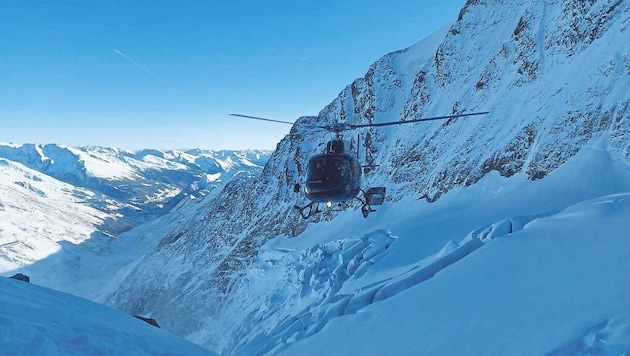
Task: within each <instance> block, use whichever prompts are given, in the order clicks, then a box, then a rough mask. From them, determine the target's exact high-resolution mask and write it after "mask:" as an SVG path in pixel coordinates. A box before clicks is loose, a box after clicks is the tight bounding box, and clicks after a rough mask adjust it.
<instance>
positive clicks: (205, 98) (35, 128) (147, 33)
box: [0, 0, 465, 149]
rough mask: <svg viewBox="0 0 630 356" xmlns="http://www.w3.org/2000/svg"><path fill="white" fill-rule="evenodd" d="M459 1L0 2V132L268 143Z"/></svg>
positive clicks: (60, 138) (129, 141)
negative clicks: (257, 118) (258, 119)
mask: <svg viewBox="0 0 630 356" xmlns="http://www.w3.org/2000/svg"><path fill="white" fill-rule="evenodd" d="M464 3H465V0H443V1H433V0H424V1H423V0H390V1H372V0H344V1H339V0H336V1H331V0H319V1H301V2H299V1H287V0H269V1H264V2H263V1H256V2H254V1H244V0H231V1H228V0H225V1H210V0H207V1H202V0H189V1H174V0H173V1H159V0H151V1H149V0H134V1H129V0H108V1H82V0H72V1H70V0H58V1H45V0H33V1H23V0H2V1H1V2H0V33H1V34H2V35H1V36H0V53H1V55H0V83H1V85H0V127H2V129H1V130H0V141H2V142H14V143H61V144H67V145H100V146H114V147H121V148H127V149H140V148H160V149H168V148H208V149H243V148H265V149H273V148H275V145H276V143H277V142H278V141H279V140H280V139H281V138H282V137H283V136H284V135H285V134H286V133H288V131H289V128H290V127H289V126H288V125H286V126H284V125H281V124H272V123H266V122H256V121H249V120H245V119H239V118H234V117H230V116H228V114H230V113H241V114H246V115H254V116H263V117H269V118H274V119H278V120H285V121H295V119H297V118H298V117H299V116H302V115H316V114H317V113H318V112H319V111H320V110H321V109H322V108H323V107H324V106H325V105H326V104H328V103H330V102H331V101H332V100H333V99H334V98H335V97H336V96H337V94H339V92H340V91H341V90H342V89H343V88H344V87H345V86H346V85H348V84H350V83H351V82H352V81H353V80H354V79H356V78H359V77H362V76H363V75H364V74H365V73H366V72H367V69H368V67H369V66H370V64H372V63H373V62H375V61H376V60H378V59H379V58H380V57H382V56H383V55H384V54H386V53H388V52H391V51H395V50H399V49H403V48H406V47H408V46H410V45H412V44H414V43H416V42H418V41H420V40H421V39H423V38H424V37H426V36H428V35H429V34H431V33H432V32H434V31H435V30H437V29H439V28H441V27H442V26H444V25H446V24H448V23H450V22H451V21H453V20H454V19H456V18H457V14H458V13H459V10H460V9H461V7H462V6H463V5H464Z"/></svg>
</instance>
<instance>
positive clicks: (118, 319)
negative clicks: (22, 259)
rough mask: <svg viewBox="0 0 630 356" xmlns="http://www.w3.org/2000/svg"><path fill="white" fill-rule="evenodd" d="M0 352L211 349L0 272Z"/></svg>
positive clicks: (186, 354) (187, 353)
mask: <svg viewBox="0 0 630 356" xmlns="http://www.w3.org/2000/svg"><path fill="white" fill-rule="evenodd" d="M0 314H1V315H2V317H1V318H0V327H1V329H0V330H2V333H0V347H2V349H1V350H2V351H0V353H2V354H3V355H7V356H9V355H11V356H14V355H15V356H17V355H64V356H65V355H172V356H175V355H181V356H191V355H213V353H211V352H210V351H208V350H204V349H203V348H201V347H199V346H197V345H194V344H192V343H190V342H187V341H186V340H184V339H181V338H178V337H176V336H174V335H172V334H170V333H168V332H166V331H164V330H161V329H160V328H156V327H154V326H151V325H149V324H148V323H145V322H144V321H141V320H138V319H136V318H134V317H132V316H130V315H126V314H124V313H121V312H119V311H116V310H112V309H110V308H107V307H105V306H104V305H100V304H96V303H94V302H90V301H88V300H85V299H82V298H78V297H75V296H72V295H68V294H64V293H60V292H57V291H53V290H49V289H46V288H42V287H39V286H36V285H33V284H30V283H25V282H22V281H18V280H13V279H10V278H3V277H0Z"/></svg>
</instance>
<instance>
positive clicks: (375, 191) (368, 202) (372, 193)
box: [357, 187, 385, 218]
mask: <svg viewBox="0 0 630 356" xmlns="http://www.w3.org/2000/svg"><path fill="white" fill-rule="evenodd" d="M361 191H362V192H363V199H361V198H359V197H357V199H358V200H359V201H360V202H361V213H363V217H364V218H367V217H368V215H369V214H370V213H372V212H375V211H376V210H374V209H372V205H382V204H383V201H385V187H372V188H369V189H368V190H367V191H365V192H364V191H363V190H361Z"/></svg>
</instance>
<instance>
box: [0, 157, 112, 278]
mask: <svg viewBox="0 0 630 356" xmlns="http://www.w3.org/2000/svg"><path fill="white" fill-rule="evenodd" d="M93 195H94V193H92V192H90V191H89V190H87V189H82V188H76V187H74V186H71V185H69V184H66V183H63V182H60V181H57V180H56V179H53V178H51V177H49V176H47V175H45V174H42V173H39V172H36V171H33V170H31V169H29V168H27V167H25V166H23V165H21V164H19V163H15V162H12V161H9V160H6V159H3V158H0V272H5V271H10V270H13V269H15V268H18V267H21V266H23V265H27V264H30V263H33V262H35V261H38V260H41V259H44V258H45V257H47V256H49V255H51V254H53V253H56V252H57V251H59V250H61V244H63V243H69V244H80V243H82V242H84V241H85V240H87V239H89V238H90V237H92V236H94V235H101V234H102V233H101V231H102V232H105V233H107V232H111V233H117V232H118V231H119V226H120V225H121V224H123V223H124V220H119V221H118V222H115V221H116V220H118V218H119V216H116V215H114V214H108V213H105V212H103V211H100V210H96V209H94V208H91V207H89V206H86V205H85V204H84V201H86V200H89V199H90V198H91V196H93Z"/></svg>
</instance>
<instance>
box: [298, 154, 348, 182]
mask: <svg viewBox="0 0 630 356" xmlns="http://www.w3.org/2000/svg"><path fill="white" fill-rule="evenodd" d="M349 173H350V161H349V160H348V159H347V158H343V157H326V156H323V157H314V158H312V159H311V161H310V162H309V167H308V174H307V181H311V182H313V181H325V180H331V179H333V180H345V179H348V177H349Z"/></svg>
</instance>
